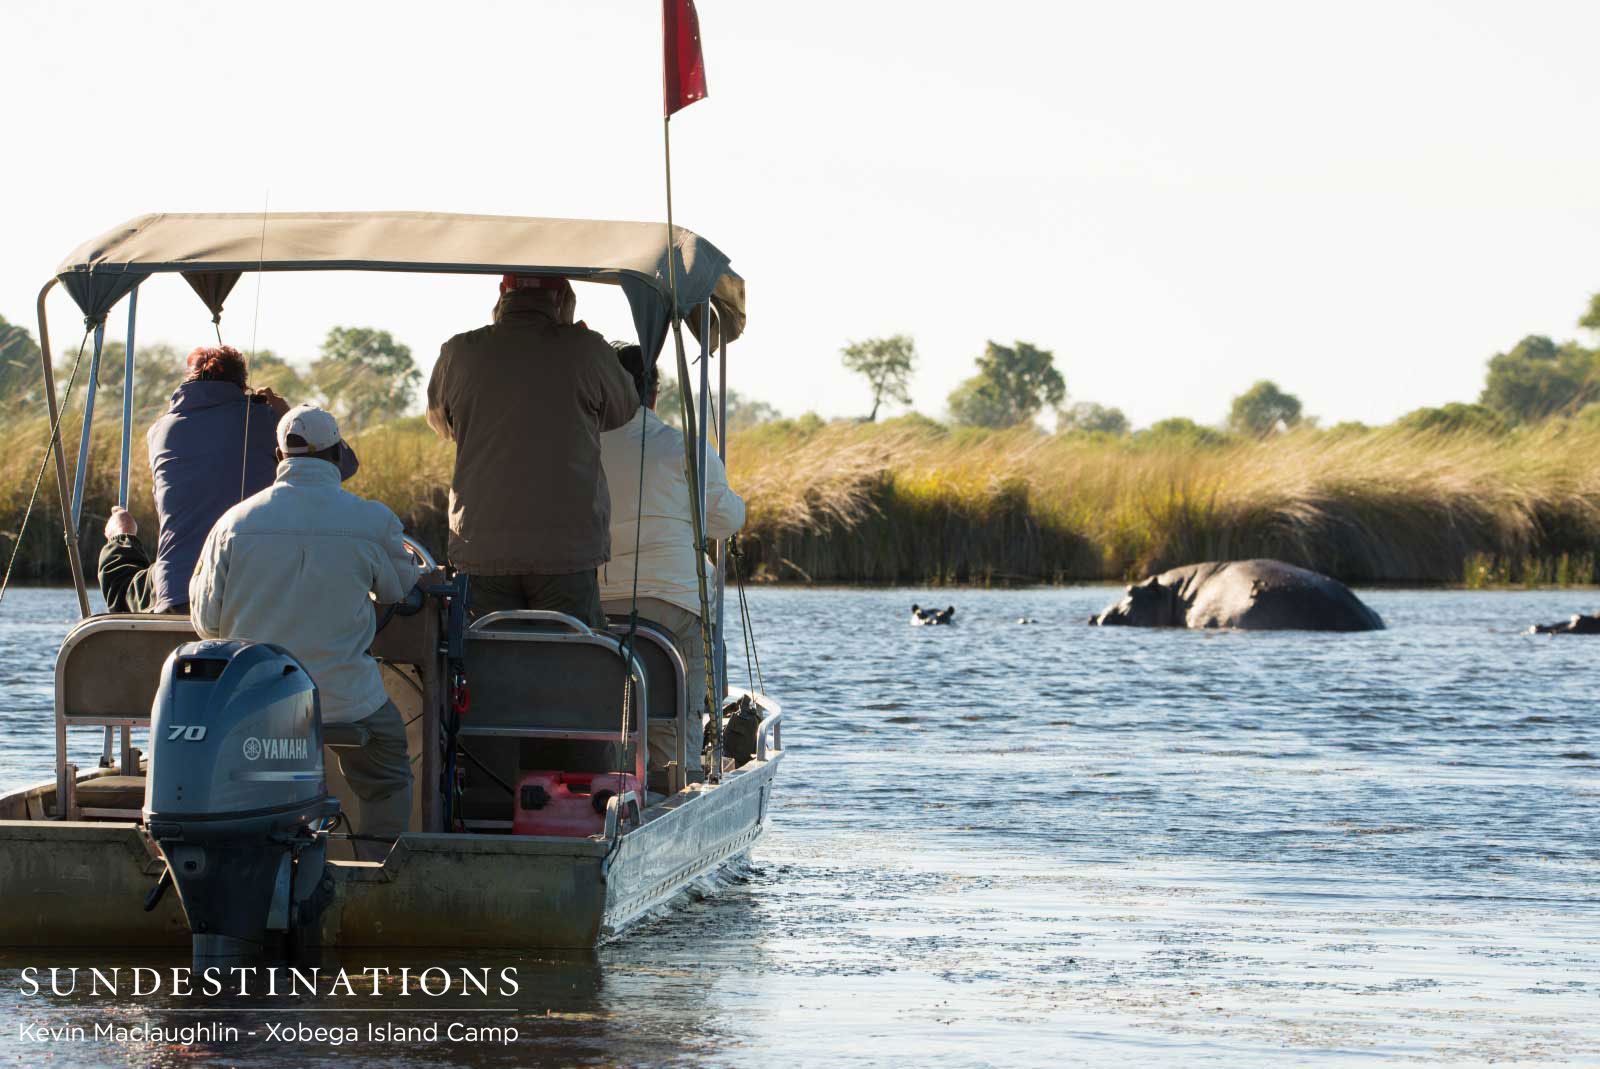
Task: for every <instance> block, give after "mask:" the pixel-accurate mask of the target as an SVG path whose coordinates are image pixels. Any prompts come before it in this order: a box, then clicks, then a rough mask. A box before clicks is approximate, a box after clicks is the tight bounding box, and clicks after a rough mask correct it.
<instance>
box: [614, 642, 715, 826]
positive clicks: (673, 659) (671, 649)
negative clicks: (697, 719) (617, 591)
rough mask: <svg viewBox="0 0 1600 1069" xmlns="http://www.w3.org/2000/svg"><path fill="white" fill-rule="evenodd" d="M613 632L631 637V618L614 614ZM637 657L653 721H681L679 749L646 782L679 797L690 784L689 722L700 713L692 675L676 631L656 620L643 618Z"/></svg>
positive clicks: (652, 770)
mask: <svg viewBox="0 0 1600 1069" xmlns="http://www.w3.org/2000/svg"><path fill="white" fill-rule="evenodd" d="M610 619H611V633H612V634H613V635H615V636H616V637H617V638H618V639H619V640H620V639H623V638H625V637H626V636H627V634H628V618H627V617H626V616H623V615H613V616H612V617H611V618H610ZM634 655H635V656H637V657H638V658H639V661H640V663H642V664H643V665H644V671H645V678H646V679H648V680H649V683H648V684H647V687H648V689H647V692H646V693H647V696H648V698H649V706H650V719H651V720H653V721H662V720H676V721H677V722H678V731H677V739H678V749H677V752H676V753H675V754H673V757H672V761H671V762H669V763H668V765H667V766H666V767H665V768H658V767H656V766H654V765H649V767H648V768H647V776H646V781H645V782H646V783H647V784H649V787H650V790H651V791H652V792H654V793H656V794H658V795H670V794H677V793H678V792H679V791H681V790H683V788H684V785H685V783H686V781H687V777H686V776H685V775H684V769H686V768H688V767H689V753H688V745H689V742H688V734H687V732H686V731H685V726H686V723H687V720H688V718H689V717H690V716H693V715H696V713H697V712H698V710H696V709H694V708H691V706H690V703H689V694H688V685H689V684H688V673H687V671H686V670H685V666H684V663H683V654H682V653H680V652H679V651H678V647H677V645H676V644H675V643H674V642H673V641H672V632H671V630H669V629H668V628H667V627H665V626H664V625H662V624H659V623H656V622H655V621H654V620H647V619H645V618H644V617H640V618H639V631H638V635H637V636H636V637H635V639H634Z"/></svg>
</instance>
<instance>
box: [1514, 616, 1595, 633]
mask: <svg viewBox="0 0 1600 1069" xmlns="http://www.w3.org/2000/svg"><path fill="white" fill-rule="evenodd" d="M1528 634H1530V635H1600V616H1585V615H1583V614H1582V613H1577V612H1575V613H1573V614H1572V619H1570V620H1567V621H1564V622H1562V623H1559V624H1534V625H1533V626H1532V627H1530V628H1528Z"/></svg>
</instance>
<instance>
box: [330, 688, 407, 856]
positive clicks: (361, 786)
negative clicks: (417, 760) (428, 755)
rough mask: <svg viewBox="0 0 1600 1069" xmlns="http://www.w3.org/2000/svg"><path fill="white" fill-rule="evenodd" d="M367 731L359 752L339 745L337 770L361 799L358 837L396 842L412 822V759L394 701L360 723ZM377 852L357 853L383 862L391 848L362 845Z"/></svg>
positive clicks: (369, 844)
mask: <svg viewBox="0 0 1600 1069" xmlns="http://www.w3.org/2000/svg"><path fill="white" fill-rule="evenodd" d="M356 722H357V723H358V724H360V725H361V726H362V727H364V728H366V729H367V731H368V733H369V734H368V738H367V743H366V745H365V746H362V747H360V748H355V747H344V746H339V747H335V748H334V750H333V752H334V754H335V755H337V757H338V758H339V771H340V772H342V773H344V778H345V780H346V782H348V783H349V784H350V790H351V791H352V792H353V793H354V794H355V796H356V797H357V798H359V799H361V823H360V825H359V826H358V827H356V828H355V832H356V834H357V835H370V836H373V837H375V838H379V839H394V838H397V837H398V836H399V835H400V834H401V833H403V832H404V831H405V830H406V825H408V824H409V823H410V822H411V758H410V755H409V754H408V753H407V751H406V724H405V721H404V720H403V719H401V716H400V710H399V709H397V708H395V704H394V702H384V703H383V708H381V709H379V710H378V711H377V712H375V713H373V714H372V715H371V716H369V717H366V718H365V719H363V720H358V721H356ZM364 845H365V846H367V847H373V848H374V850H365V849H358V850H357V856H358V857H361V858H363V859H364V860H370V859H371V857H372V855H373V853H375V852H376V854H377V856H378V857H379V858H381V857H382V855H383V854H384V853H387V849H381V848H378V847H377V844H375V843H367V844H364Z"/></svg>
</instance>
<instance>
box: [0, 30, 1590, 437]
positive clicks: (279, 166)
mask: <svg viewBox="0 0 1600 1069" xmlns="http://www.w3.org/2000/svg"><path fill="white" fill-rule="evenodd" d="M698 7H699V10H700V19H701V27H702V31H703V37H704V41H705V54H706V68H707V78H708V83H709V86H710V96H709V98H708V99H707V100H706V101H704V102H702V103H698V104H695V105H694V106H693V107H691V108H689V109H688V110H686V111H684V112H682V113H680V115H679V117H678V119H677V120H675V122H674V124H673V126H674V139H673V141H674V150H675V151H674V164H675V167H674V178H675V191H676V197H677V218H678V221H679V222H680V223H682V224H683V225H685V226H688V227H690V228H692V229H694V230H696V231H698V232H700V233H702V234H704V235H705V236H707V237H708V238H710V239H711V240H712V241H714V242H716V243H717V244H718V245H719V246H721V247H722V248H723V249H724V250H725V251H726V252H728V253H729V254H730V255H731V256H732V258H733V263H734V266H735V268H736V269H737V270H738V271H739V272H740V273H741V274H743V275H744V276H745V278H746V280H747V282H748V285H749V313H750V327H749V331H748V334H747V335H746V338H745V340H743V341H741V342H740V343H738V344H737V345H736V346H735V347H734V348H733V350H732V354H731V355H732V357H733V360H732V364H731V375H732V382H733V383H734V385H735V386H736V388H738V389H740V390H741V391H746V392H749V393H751V394H753V395H755V396H757V397H761V398H763V399H766V400H768V401H771V402H774V403H775V404H777V405H778V407H779V408H781V409H782V410H784V411H785V412H788V413H791V414H794V413H798V412H800V411H803V410H805V409H808V408H811V409H816V410H817V411H820V412H822V413H824V414H828V415H837V414H850V413H864V412H865V411H866V410H867V408H868V407H869V402H868V398H867V396H866V391H865V389H864V387H863V386H862V384H861V383H860V382H859V381H858V380H856V379H854V378H852V377H851V376H850V375H848V374H847V373H846V372H845V371H844V370H843V369H842V368H841V367H840V364H839V355H838V350H839V347H840V346H841V345H843V344H844V343H845V342H847V341H849V340H851V339H854V338H861V337H866V336H871V335H877V334H889V333H895V332H906V333H910V334H912V335H914V336H915V338H916V340H917V346H918V350H919V352H920V354H921V366H920V368H919V370H918V373H917V376H916V380H915V391H914V392H915V395H916V404H917V407H918V408H920V409H922V410H924V411H927V412H929V413H934V414H937V413H939V412H941V411H942V410H943V407H944V398H945V395H946V394H947V393H948V392H949V390H950V389H951V387H953V386H954V385H955V384H956V383H957V382H958V381H959V380H960V379H961V378H963V377H964V376H966V375H967V374H969V373H970V372H971V365H972V358H973V357H974V356H975V355H976V354H977V353H978V352H980V351H981V350H982V348H983V343H984V341H985V339H987V338H995V339H998V340H1010V339H1015V338H1021V339H1024V340H1028V341H1031V342H1034V343H1036V344H1038V345H1041V346H1044V347H1046V348H1049V349H1053V350H1054V351H1055V353H1056V361H1057V365H1058V366H1059V367H1060V368H1061V370H1062V372H1063V373H1064V374H1065V376H1066V379H1067V386H1068V390H1069V392H1070V394H1071V395H1072V397H1073V398H1074V399H1076V400H1094V401H1100V402H1103V403H1106V404H1113V405H1117V406H1120V407H1122V408H1123V409H1124V410H1126V411H1127V413H1128V414H1129V416H1130V417H1132V419H1133V420H1134V421H1135V423H1139V424H1143V423H1148V422H1151V421H1153V420H1155V419H1159V418H1161V417H1164V416H1169V415H1185V416H1190V417H1192V418H1194V419H1197V420H1201V421H1207V422H1210V421H1215V420H1218V419H1220V418H1221V416H1222V415H1223V414H1224V412H1225V411H1226V407H1227V402H1228V399H1229V398H1230V397H1231V396H1232V395H1234V394H1236V393H1238V392H1240V390H1242V389H1243V388H1244V387H1245V386H1247V385H1248V384H1249V383H1250V382H1251V381H1253V380H1255V379H1257V378H1263V377H1270V378H1272V379H1275V380H1277V381H1278V382H1279V383H1280V384H1281V385H1282V386H1284V387H1285V388H1286V389H1288V390H1290V391H1292V392H1294V393H1297V394H1298V395H1300V396H1301V397H1302V398H1303V399H1304V401H1305V402H1306V407H1307V410H1308V411H1309V412H1312V413H1315V414H1317V415H1320V416H1322V417H1323V418H1324V419H1326V420H1341V419H1362V420H1367V421H1373V422H1376V421H1383V420H1387V419H1389V418H1391V417H1393V416H1395V415H1397V414H1399V413H1401V412H1403V411H1406V410H1408V409H1410V408H1414V407H1417V406H1419V405H1427V404H1438V403H1441V402H1444V401H1449V400H1470V399H1472V398H1474V397H1475V396H1476V394H1477V392H1478V389H1479V388H1480V386H1481V383H1482V377H1483V366H1484V361H1485V360H1486V359H1487V357H1488V356H1490V355H1491V354H1492V353H1493V352H1494V351H1496V350H1497V349H1503V348H1506V347H1508V346H1509V345H1511V344H1513V343H1515V342H1516V340H1517V339H1518V338H1520V337H1521V336H1522V335H1524V334H1528V333H1549V334H1553V335H1556V336H1558V337H1571V336H1575V335H1577V334H1578V331H1577V330H1576V328H1575V327H1574V325H1573V324H1574V321H1575V320H1576V318H1577V316H1578V315H1579V313H1580V311H1581V309H1582V308H1583V306H1584V304H1585V302H1586V301H1587V298H1588V295H1589V294H1590V293H1592V292H1594V291H1596V290H1600V136H1597V130H1600V63H1596V61H1595V52H1594V48H1595V42H1596V41H1597V40H1600V4H1594V3H1590V2H1572V3H1538V2H1524V3H1519V4H1514V5H1512V4H1502V3H1490V2H1481V3H1480V2H1472V0H1451V2H1422V0H1385V2H1381V3H1367V2H1347V3H1343V4H1338V5H1332V4H1310V3H1284V2H1282V0H1277V2H1264V3H1237V2H1227V0H1217V2H1213V3H1209V4H1199V3H1194V2H1192V0H1180V2H1171V3H1136V2H1130V3H1121V4H1107V3H1103V2H1096V3H1070V2H1069V3H1055V4H1040V3H1036V2H1027V3H1024V2H1012V0H988V2H987V3H983V4H971V3H949V4H939V3H931V2H924V3H908V2H895V3H891V2H887V0H854V2H851V3H836V2H828V0H811V2H809V3H806V4H792V3H773V2H752V0H698ZM659 19H660V14H659V5H658V4H657V3H656V2H655V0H564V2H554V0H541V2H531V0H521V2H515V3H487V2H473V0H457V2H456V3H452V4H439V3H404V2H397V0H388V2H384V3H354V2H340V3H327V2H325V0H324V2H319V3H293V2H279V3H274V4H263V3H250V4H235V3H205V4H201V3H173V2H160V0H146V2H142V3H125V4H113V3H74V2H63V0H48V2H45V0H33V2H29V0H5V2H4V4H3V6H0V41H4V42H5V46H6V47H5V61H4V63H0V99H3V100H4V101H5V103H6V106H5V111H4V115H5V131H4V135H5V143H6V145H7V149H8V151H7V152H6V164H5V170H6V180H5V184H4V187H3V188H4V190H5V195H4V196H3V197H0V315H4V316H5V317H6V318H7V319H9V320H11V321H13V322H21V323H25V324H28V325H29V326H30V327H31V326H32V323H33V302H34V299H35V296H36V294H37V292H38V289H39V286H40V285H41V284H42V283H43V281H44V280H45V279H46V278H47V277H48V276H49V274H50V273H51V271H52V270H53V269H54V267H55V266H56V264H57V263H58V262H59V261H60V260H61V258H62V257H63V256H65V255H66V254H67V252H69V251H70V250H71V249H72V248H73V247H74V246H76V245H77V244H78V243H79V242H81V241H83V240H85V239H87V238H89V237H91V236H93V235H95V234H97V233H99V232H101V231H103V230H105V229H107V228H109V227H111V226H113V225H115V224H116V223H119V222H121V221H123V220H125V219H127V218H129V217H131V216H134V215H138V214H140V213H143V212H149V211H200V210H235V211H259V210H260V209H261V207H262V204H263V200H264V199H267V198H270V202H271V206H272V207H273V208H274V209H321V210H337V209H427V210H439V211H462V212H490V213H504V214H521V215H551V216H584V217H595V218H619V219H659V218H661V217H662V212H663V208H662V193H661V139H660V119H659V116H660V107H661V88H660V83H661V73H660V44H659V34H660V27H659ZM493 290H494V283H493V282H492V281H490V280H470V279H467V280H463V279H451V278H427V277H422V276H396V275H358V274H338V275H327V274H317V275H302V276H298V277H290V276H287V275H282V274H276V275H271V276H269V277H267V278H266V279H265V281H264V283H263V284H262V288H261V293H260V313H259V318H258V317H257V316H256V315H255V313H254V301H255V286H254V284H253V283H252V282H251V281H250V280H249V279H248V278H247V279H246V280H245V281H244V282H242V283H241V284H240V286H239V288H238V290H237V291H236V292H235V294H234V295H233V297H232V298H231V300H230V305H229V310H228V313H227V317H226V319H225V320H224V336H225V338H226V340H228V341H229V342H230V343H232V344H235V345H238V346H239V347H241V348H246V347H248V346H249V345H250V343H251V339H252V335H253V336H254V338H255V343H256V344H257V345H258V346H260V347H263V348H272V349H275V350H277V351H278V352H279V353H280V354H282V355H284V356H288V357H290V358H291V359H300V360H308V359H310V358H311V357H312V356H314V355H315V352H316V349H317V346H318V344H319V342H320V340H321V337H322V335H323V334H324V332H325V331H326V330H327V328H328V327H329V326H331V325H334V324H370V325H375V326H381V327H385V328H388V329H390V330H392V331H393V332H394V333H395V334H396V335H397V336H398V337H399V338H400V339H401V340H402V341H404V342H406V343H407V344H409V345H410V346H411V347H412V349H413V350H414V352H415V354H416V356H417V359H418V361H419V363H420V364H421V365H422V366H423V367H424V368H427V367H429V366H431V364H432V362H433V359H434V357H435V355H436V354H437V352H438V346H439V343H440V342H441V341H442V340H443V339H444V338H446V337H448V336H449V335H451V334H453V333H455V332H457V331H460V330H465V329H469V328H471V327H474V326H478V325H481V324H482V323H484V322H486V321H487V318H488V312H489V309H490V307H491V305H492V303H493V297H494V293H493ZM58 294H59V291H58ZM140 301H141V307H140V340H141V341H142V342H148V341H170V342H173V343H175V344H178V345H180V346H183V347H188V346H190V345H193V344H199V343H201V342H203V341H204V340H206V339H207V338H208V337H209V336H210V323H209V318H210V317H209V314H208V313H206V312H205V310H204V309H203V308H202V306H201V305H200V303H199V302H198V300H196V299H195V298H194V296H193V295H192V294H191V293H190V291H189V290H188V287H187V286H185V285H184V284H183V282H182V281H181V280H179V279H178V278H177V277H176V276H173V277H170V278H161V279H158V280H156V281H155V282H154V283H153V284H151V285H147V286H146V287H144V290H143V291H142V292H141V298H140ZM580 301H582V302H583V303H582V305H581V307H580V314H581V315H583V316H584V317H585V318H586V319H587V320H588V322H589V324H590V325H591V326H593V327H595V328H596V329H599V330H602V331H603V332H606V333H607V334H609V335H614V336H615V335H621V334H622V333H624V332H625V331H626V330H627V323H628V321H627V318H626V315H625V312H624V309H623V306H622V304H621V302H620V297H619V295H618V294H617V293H616V292H615V291H614V290H612V289H611V288H609V287H582V288H581V290H580ZM50 313H51V323H52V334H53V336H54V339H55V340H56V341H57V343H58V344H61V343H63V342H66V341H67V340H68V339H69V337H70V339H71V341H73V342H76V340H77V338H78V336H79V334H80V332H81V326H80V325H79V317H78V314H77V313H76V311H75V309H73V307H72V306H71V304H70V302H69V301H68V300H67V299H66V298H65V297H61V296H57V297H55V298H52V304H51V308H50ZM124 329H125V328H124V326H123V324H122V316H121V312H120V310H119V311H118V312H117V313H114V314H113V317H112V319H111V323H110V331H111V332H112V333H113V334H120V333H121V331H123V330H124Z"/></svg>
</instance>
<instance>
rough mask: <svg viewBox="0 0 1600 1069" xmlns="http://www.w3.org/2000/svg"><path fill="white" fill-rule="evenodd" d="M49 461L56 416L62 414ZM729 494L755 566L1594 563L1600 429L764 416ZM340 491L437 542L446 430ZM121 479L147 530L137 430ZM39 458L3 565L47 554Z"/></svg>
mask: <svg viewBox="0 0 1600 1069" xmlns="http://www.w3.org/2000/svg"><path fill="white" fill-rule="evenodd" d="M7 423H8V426H7V427H6V428H5V430H4V431H3V432H0V445H3V447H4V450H5V452H4V456H3V458H0V550H4V551H5V552H6V554H7V555H9V551H10V548H11V542H12V539H13V538H14V537H15V532H16V531H17V530H18V527H19V524H20V521H21V516H22V511H23V508H24V506H25V504H26V501H27V496H28V492H29V490H31V488H32V484H33V476H34V474H35V472H36V471H37V469H38V464H39V461H40V459H41V458H42V450H43V446H44V442H45V437H46V431H47V427H46V426H45V425H44V424H43V423H42V421H38V420H35V419H12V420H8V421H7ZM63 432H64V436H65V438H66V440H67V443H68V444H67V452H68V460H69V463H70V462H71V461H73V460H74V459H75V458H74V457H73V455H72V454H73V453H74V452H75V450H76V441H77V433H76V428H75V427H74V426H72V425H71V421H70V420H69V421H68V423H67V424H66V425H64V427H63ZM731 444H732V449H731V452H730V476H731V479H732V481H733V483H734V485H735V487H736V488H738V489H739V490H740V492H741V493H743V494H744V495H745V498H746V500H747V502H748V504H749V521H748V523H747V525H746V531H745V534H744V537H743V541H744V544H745V550H746V556H745V566H746V568H747V569H749V570H750V571H751V572H753V574H754V577H755V578H757V579H760V580H778V581H809V582H840V583H891V582H899V583H935V584H937V583H980V584H982V583H1015V582H1070V581H1084V580H1104V579H1122V578H1126V577H1130V576H1136V575H1142V574H1146V573H1149V572H1152V571H1157V570H1160V569H1162V568H1166V567H1171V566H1174V565H1177V564H1182V563H1187V562H1190V561H1196V560H1214V559H1223V558H1243V557H1253V556H1272V557H1278V558H1280V559H1283V560H1287V561H1290V562H1293V563H1298V564H1303V565H1306V566H1308V567H1313V568H1317V569H1319V570H1321V571H1324V572H1328V573H1329V574H1333V575H1336V576H1339V577H1340V578H1343V579H1345V580H1347V581H1349V582H1357V583H1427V584H1439V583H1442V584H1465V585H1489V584H1506V583H1538V584H1543V583H1565V584H1591V583H1595V582H1597V581H1600V430H1596V429H1592V428H1586V427H1581V426H1577V425H1574V424H1569V423H1561V422H1554V423H1548V424H1545V425H1543V426H1541V427H1537V428H1532V429H1527V430H1523V431H1520V432H1517V433H1515V434H1511V435H1482V434H1472V433H1454V434H1452V433H1439V432H1409V431H1405V430H1401V429H1397V428H1381V429H1377V430H1372V431H1362V432H1353V433H1352V432H1340V431H1318V430H1312V429H1307V430H1301V431H1297V432H1294V433H1292V434H1285V435H1279V436H1276V437H1273V438H1271V439H1268V440H1265V441H1260V442H1256V441H1235V442H1231V443H1228V444H1224V445H1221V446H1211V447H1197V446H1195V445H1193V444H1190V443H1186V442H1184V441H1181V440H1178V441H1174V440H1167V441H1159V440H1158V441H1150V440H1145V439H1141V438H1139V437H1135V438H1132V439H1126V438H1124V439H1110V438H1097V437H1086V436H1065V435H1064V436H1052V435H1047V434H1044V433H1042V432H1040V431H1037V430H1034V429H1031V428H1018V429H1013V430H1008V431H973V430H950V429H946V428H943V427H941V426H940V425H938V424H935V423H932V422H931V421H927V420H922V419H919V418H912V419H907V420H897V421H891V422H888V423H882V424H858V423H850V422H835V423H827V424H818V423H815V422H813V423H805V422H794V421H780V422H778V423H773V424H768V425H765V426H762V427H758V428H756V429H754V430H752V431H748V432H743V433H741V434H740V435H739V436H737V437H736V438H734V439H733V441H732V443H731ZM355 446H356V449H357V452H358V453H359V454H360V457H361V461H362V470H361V472H360V473H359V474H358V475H357V477H356V479H355V480H354V481H353V483H352V489H354V490H355V491H356V492H358V493H362V494H365V495H367V496H371V497H375V498H377V499H379V500H381V501H383V502H385V503H386V504H388V505H389V506H390V507H391V508H393V509H394V510H395V511H396V512H397V513H399V514H400V515H401V517H402V518H404V519H405V521H406V523H407V526H408V527H409V528H410V529H411V530H413V531H414V532H415V533H416V534H418V535H419V537H420V538H421V540H422V541H423V542H424V543H425V544H427V545H428V546H429V547H430V548H432V549H434V550H435V551H442V550H443V549H444V544H445V526H446V516H445V500H446V495H445V487H446V485H447V484H448V481H449V476H450V466H451V461H452V453H451V448H450V447H449V446H448V445H446V444H445V443H442V442H440V441H439V440H438V439H436V438H435V437H434V436H433V434H432V433H431V432H430V431H428V430H427V428H426V427H424V426H422V425H421V421H420V420H406V421H401V422H400V423H398V424H393V425H390V426H388V427H385V428H380V429H377V430H374V431H369V432H368V433H366V434H364V435H363V436H361V437H360V438H359V439H357V440H356V441H355ZM117 451H118V443H117V438H116V435H115V432H114V430H113V429H112V428H109V427H108V428H106V429H105V430H104V431H103V432H97V433H96V435H95V441H94V444H93V447H92V453H91V461H92V463H91V464H90V467H89V470H90V478H89V481H88V486H87V490H86V494H85V505H84V517H83V528H84V529H83V532H82V537H83V539H84V542H85V546H84V553H85V563H86V566H88V567H89V568H90V569H91V570H92V568H93V561H94V555H95V553H96V552H97V551H98V548H99V543H100V538H99V531H100V528H101V527H102V526H103V524H104V519H105V516H106V514H107V513H108V512H109V509H110V506H111V504H113V503H114V501H115V495H116V480H117V466H118V457H117ZM131 468H132V471H133V476H134V478H133V491H132V500H133V508H134V513H135V515H136V516H137V517H138V518H139V520H140V523H141V527H142V529H143V530H145V531H147V532H148V531H151V530H153V526H154V518H153V516H152V514H151V512H152V510H151V506H150V478H149V471H148V463H147V459H146V457H145V454H144V444H143V440H142V435H135V440H134V455H133V457H132V463H131ZM62 546H63V539H62V537H61V521H60V508H59V504H58V503H57V500H56V497H55V487H54V473H53V466H52V469H47V470H46V473H45V480H44V486H43V489H42V491H41V494H40V500H39V503H38V505H37V506H36V508H35V514H34V517H33V520H32V522H31V524H30V527H29V530H28V533H27V536H26V543H25V544H24V546H23V550H22V552H21V554H20V555H19V565H18V577H19V578H21V579H24V580H35V581H59V580H61V579H64V578H65V577H66V575H67V567H66V558H65V553H64V551H63V548H62Z"/></svg>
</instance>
